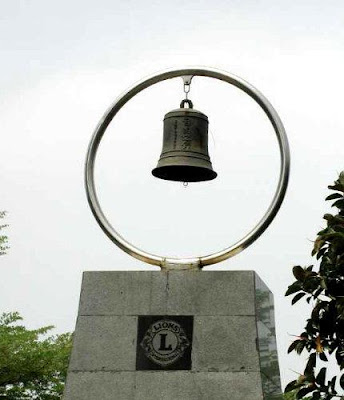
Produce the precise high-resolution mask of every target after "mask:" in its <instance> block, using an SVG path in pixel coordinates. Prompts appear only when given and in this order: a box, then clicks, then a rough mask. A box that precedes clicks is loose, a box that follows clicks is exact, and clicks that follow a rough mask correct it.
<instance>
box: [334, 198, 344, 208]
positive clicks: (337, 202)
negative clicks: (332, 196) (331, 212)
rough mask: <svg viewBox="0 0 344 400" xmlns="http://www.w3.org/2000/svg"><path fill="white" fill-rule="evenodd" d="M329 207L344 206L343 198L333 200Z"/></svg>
mask: <svg viewBox="0 0 344 400" xmlns="http://www.w3.org/2000/svg"><path fill="white" fill-rule="evenodd" d="M331 207H337V208H344V200H342V199H341V200H337V201H335V202H334V203H333V204H332V206H331Z"/></svg>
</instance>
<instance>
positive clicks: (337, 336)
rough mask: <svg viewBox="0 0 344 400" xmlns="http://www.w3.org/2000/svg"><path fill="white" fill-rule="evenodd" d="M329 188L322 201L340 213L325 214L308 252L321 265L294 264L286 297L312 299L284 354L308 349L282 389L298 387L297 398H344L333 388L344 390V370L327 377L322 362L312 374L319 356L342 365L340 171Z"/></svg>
mask: <svg viewBox="0 0 344 400" xmlns="http://www.w3.org/2000/svg"><path fill="white" fill-rule="evenodd" d="M329 189H332V190H334V191H335V193H333V194H331V195H329V196H328V197H327V198H326V200H334V203H333V204H332V207H335V208H337V209H338V212H337V214H335V215H332V214H325V215H324V219H325V220H326V222H327V226H326V228H325V229H323V230H321V231H320V232H318V236H317V238H316V240H315V243H314V248H313V251H312V256H315V257H316V259H317V260H319V261H320V265H319V267H317V268H316V271H315V270H314V268H315V267H314V265H310V266H309V267H305V268H302V267H301V266H295V267H294V268H293V274H294V277H295V278H296V281H295V282H294V283H293V284H292V285H290V286H289V287H288V290H287V292H286V296H289V295H294V296H293V299H292V304H295V303H296V302H297V301H299V300H300V299H301V298H304V299H306V301H307V302H308V303H309V302H310V301H313V302H314V308H313V310H312V313H311V316H310V318H309V319H308V320H307V324H306V327H305V330H304V332H302V333H301V335H300V336H299V337H298V338H297V339H296V340H295V341H294V342H293V343H292V344H291V345H290V347H289V349H288V353H289V352H291V351H296V352H297V353H298V354H301V353H302V352H303V350H306V351H308V352H309V353H310V355H309V358H308V361H307V365H306V367H305V370H304V372H303V374H302V375H301V376H299V378H298V379H297V380H294V381H292V382H290V383H289V384H288V385H287V387H286V389H285V392H286V393H288V392H290V391H293V390H295V389H296V399H302V398H303V397H304V396H306V395H307V396H310V397H309V398H310V399H312V400H320V399H321V400H330V399H332V398H339V399H341V400H344V395H343V394H341V395H339V394H338V393H337V390H336V388H338V386H340V387H341V388H342V389H344V375H342V374H341V377H340V378H339V377H337V376H334V377H331V378H330V377H328V374H327V368H326V367H322V368H320V371H319V372H317V373H315V370H316V366H317V364H318V367H319V360H322V361H323V362H325V365H326V362H327V361H328V355H329V354H334V355H335V358H336V361H337V363H338V366H339V367H340V370H341V371H342V370H343V369H344V172H342V173H341V174H340V175H339V178H338V180H336V181H335V183H334V185H332V186H329ZM318 370H319V368H317V371H318ZM337 378H339V379H337Z"/></svg>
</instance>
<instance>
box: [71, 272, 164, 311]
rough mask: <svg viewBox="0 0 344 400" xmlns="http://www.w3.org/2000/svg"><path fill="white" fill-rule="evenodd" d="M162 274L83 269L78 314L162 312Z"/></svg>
mask: <svg viewBox="0 0 344 400" xmlns="http://www.w3.org/2000/svg"><path fill="white" fill-rule="evenodd" d="M166 282H167V278H166V274H163V273H156V272H150V271H134V272H128V271H116V272H108V271H104V272H84V274H83V282H82V290H81V296H80V306H79V315H143V314H151V315H154V314H158V315H161V314H166V296H167V294H166Z"/></svg>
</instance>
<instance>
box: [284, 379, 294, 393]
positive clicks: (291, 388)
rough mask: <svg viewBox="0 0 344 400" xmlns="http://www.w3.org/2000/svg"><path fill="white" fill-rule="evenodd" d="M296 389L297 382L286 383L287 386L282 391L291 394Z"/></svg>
mask: <svg viewBox="0 0 344 400" xmlns="http://www.w3.org/2000/svg"><path fill="white" fill-rule="evenodd" d="M296 387H297V381H291V382H289V383H288V385H287V386H286V387H285V389H284V393H288V392H291V391H292V390H294V389H295V388H296Z"/></svg>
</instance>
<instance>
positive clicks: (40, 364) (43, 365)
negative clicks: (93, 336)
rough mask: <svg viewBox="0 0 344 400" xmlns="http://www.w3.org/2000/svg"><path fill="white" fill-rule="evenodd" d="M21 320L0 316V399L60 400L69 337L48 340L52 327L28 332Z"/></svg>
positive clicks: (69, 346) (14, 315)
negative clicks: (20, 322)
mask: <svg viewBox="0 0 344 400" xmlns="http://www.w3.org/2000/svg"><path fill="white" fill-rule="evenodd" d="M21 320H22V318H21V317H20V315H19V314H18V313H17V312H14V313H4V314H2V315H1V316H0V399H6V400H24V399H30V400H33V399H37V400H57V399H61V398H62V393H63V388H64V382H65V379H66V375H67V367H68V361H69V355H70V351H71V339H72V335H71V334H70V333H65V334H61V335H53V336H47V333H48V332H49V331H50V330H51V329H52V328H53V327H52V326H45V327H42V328H40V329H35V330H29V329H26V328H25V327H24V326H22V325H20V324H19V321H21Z"/></svg>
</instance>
